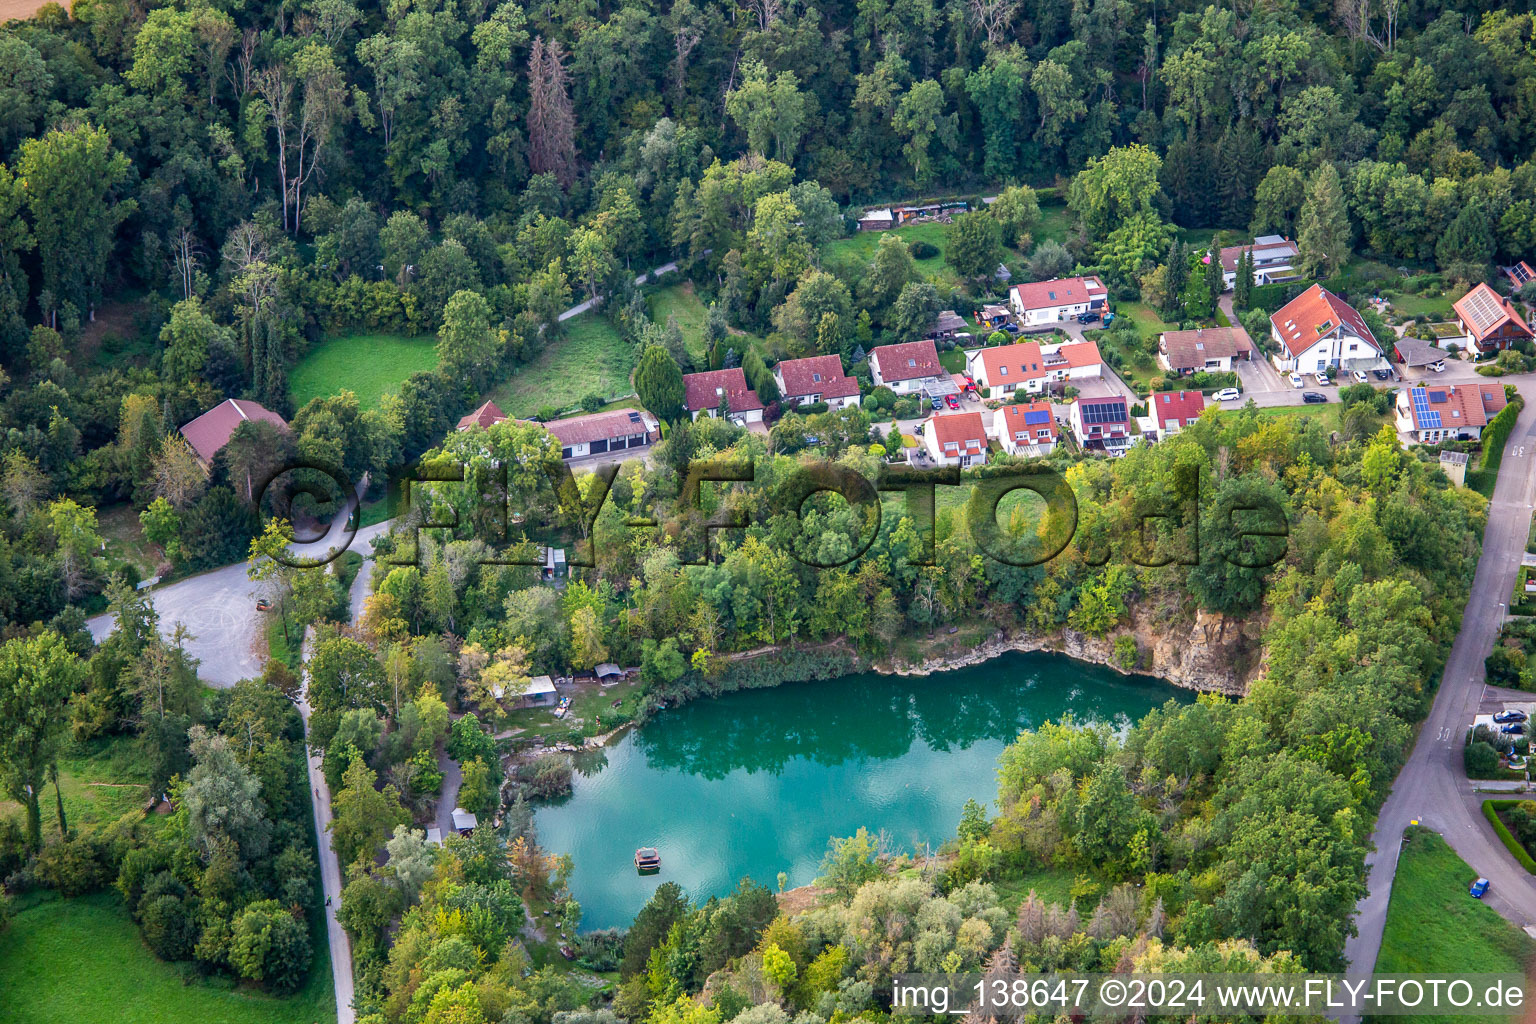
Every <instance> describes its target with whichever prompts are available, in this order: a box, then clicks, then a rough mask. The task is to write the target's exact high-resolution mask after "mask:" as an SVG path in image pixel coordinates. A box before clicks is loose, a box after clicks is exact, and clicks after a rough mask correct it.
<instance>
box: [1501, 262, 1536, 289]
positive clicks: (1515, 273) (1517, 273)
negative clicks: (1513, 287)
mask: <svg viewBox="0 0 1536 1024" xmlns="http://www.w3.org/2000/svg"><path fill="white" fill-rule="evenodd" d="M1507 269H1508V270H1509V276H1510V277H1513V278H1514V279H1515V280H1516V281H1518V282H1520V283H1521V284H1525V282H1527V281H1529V280H1530V279H1531V268H1530V267H1528V266H1526V265H1525V264H1524V263H1516V264H1515V265H1514V266H1512V267H1509V268H1507Z"/></svg>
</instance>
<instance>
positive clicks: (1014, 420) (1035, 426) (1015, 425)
mask: <svg viewBox="0 0 1536 1024" xmlns="http://www.w3.org/2000/svg"><path fill="white" fill-rule="evenodd" d="M998 412H999V413H1001V414H1002V430H1001V433H1002V435H1003V439H1004V440H1007V439H1008V438H1011V437H1013V436H1014V435H1015V434H1016V433H1018V432H1019V431H1021V430H1023V431H1027V432H1028V434H1029V440H1030V443H1031V444H1033V443H1034V441H1035V437H1036V435H1035V431H1037V430H1046V429H1049V430H1050V432H1051V440H1052V441H1054V440H1056V435H1057V433H1058V431H1057V429H1056V420H1055V419H1054V418H1053V417H1052V416H1051V403H1050V402H1017V403H1015V404H1013V405H1005V406H1003V407H1002V408H1001V409H999V410H998ZM1031 412H1036V413H1044V414H1045V421H1044V422H1043V423H1025V422H1024V419H1025V416H1024V414H1025V413H1031Z"/></svg>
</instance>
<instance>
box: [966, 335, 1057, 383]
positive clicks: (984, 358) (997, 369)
mask: <svg viewBox="0 0 1536 1024" xmlns="http://www.w3.org/2000/svg"><path fill="white" fill-rule="evenodd" d="M981 365H982V367H983V369H984V370H985V372H986V376H987V385H988V386H989V387H994V388H995V387H998V386H999V385H1002V384H1012V383H1015V382H1018V381H1026V380H1029V379H1030V378H1031V377H1044V376H1045V360H1044V359H1042V358H1041V356H1040V345H1039V344H1038V343H1037V342H1033V341H1021V342H1019V343H1018V344H1017V345H999V346H997V347H996V348H984V349H982V350H981Z"/></svg>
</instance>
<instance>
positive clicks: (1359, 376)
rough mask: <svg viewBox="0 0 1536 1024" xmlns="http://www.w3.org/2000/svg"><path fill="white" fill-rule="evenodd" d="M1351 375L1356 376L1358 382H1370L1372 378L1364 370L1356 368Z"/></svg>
mask: <svg viewBox="0 0 1536 1024" xmlns="http://www.w3.org/2000/svg"><path fill="white" fill-rule="evenodd" d="M1350 376H1351V377H1353V378H1355V383H1356V384H1369V383H1370V382H1371V379H1370V378H1369V377H1367V376H1366V375H1365V371H1364V370H1356V371H1354V372H1353V373H1351V374H1350Z"/></svg>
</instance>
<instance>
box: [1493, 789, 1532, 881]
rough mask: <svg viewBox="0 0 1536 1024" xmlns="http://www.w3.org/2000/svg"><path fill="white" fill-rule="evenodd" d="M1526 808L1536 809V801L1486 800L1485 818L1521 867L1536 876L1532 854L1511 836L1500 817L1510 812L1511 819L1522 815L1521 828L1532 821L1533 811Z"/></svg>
mask: <svg viewBox="0 0 1536 1024" xmlns="http://www.w3.org/2000/svg"><path fill="white" fill-rule="evenodd" d="M1525 806H1530V807H1532V808H1536V801H1531V800H1523V801H1522V800H1484V801H1483V817H1485V818H1487V819H1488V824H1490V825H1492V826H1493V831H1494V832H1495V833H1496V834H1497V835H1498V837H1499V842H1501V843H1503V844H1504V848H1505V849H1506V850H1508V851H1509V852H1510V855H1511V856H1512V857H1514V858H1515V860H1517V861H1519V862H1520V866H1521V867H1523V868H1525V870H1527V871H1529V872H1530V873H1531V874H1533V875H1536V859H1532V857H1531V855H1530V853H1529V852H1528V851H1527V850H1526V849H1525V847H1524V846H1522V845H1521V843H1520V841H1519V840H1518V839H1516V838H1515V837H1514V836H1513V835H1511V834H1510V830H1509V826H1507V825H1505V824H1504V822H1503V821H1502V820H1501V819H1500V817H1499V813H1498V812H1499V811H1506V812H1509V814H1510V817H1511V819H1513V818H1514V815H1515V814H1516V813H1520V814H1521V815H1522V818H1523V820H1522V822H1521V827H1522V828H1524V826H1525V822H1527V821H1529V820H1530V815H1531V811H1527V810H1525V809H1524V808H1525Z"/></svg>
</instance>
